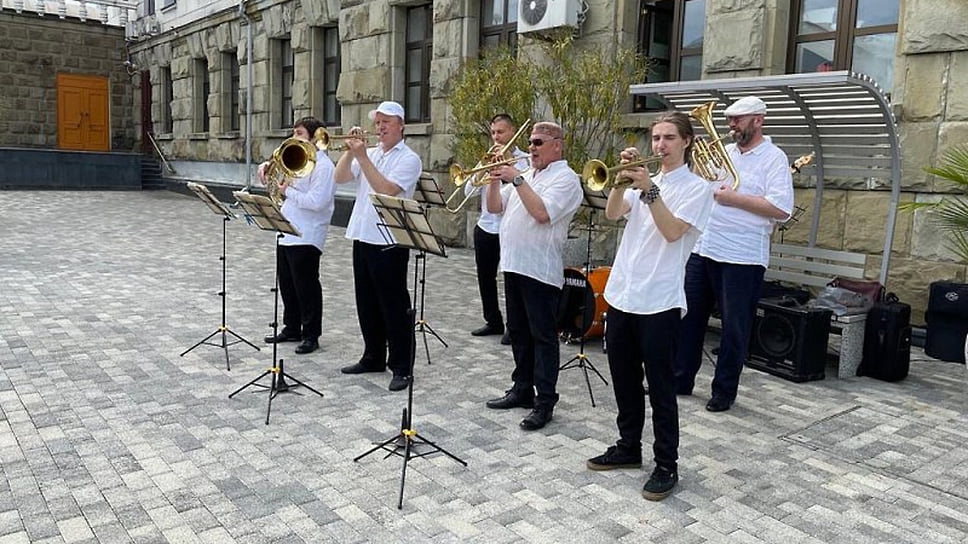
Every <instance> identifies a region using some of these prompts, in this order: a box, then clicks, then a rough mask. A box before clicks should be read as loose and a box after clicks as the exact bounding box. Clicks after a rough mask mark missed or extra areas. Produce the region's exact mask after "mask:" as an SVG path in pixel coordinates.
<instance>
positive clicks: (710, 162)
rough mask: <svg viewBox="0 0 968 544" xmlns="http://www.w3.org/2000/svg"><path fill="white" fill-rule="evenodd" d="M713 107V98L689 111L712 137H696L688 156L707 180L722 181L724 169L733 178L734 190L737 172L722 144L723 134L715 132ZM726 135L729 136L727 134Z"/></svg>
mask: <svg viewBox="0 0 968 544" xmlns="http://www.w3.org/2000/svg"><path fill="white" fill-rule="evenodd" d="M715 107H716V101H715V100H713V101H711V102H706V103H705V104H702V105H700V106H696V107H695V108H693V109H692V111H690V112H689V117H692V118H693V119H695V120H696V121H698V122H699V124H700V125H702V128H704V129H705V130H706V134H708V135H709V137H710V138H712V139H711V140H706V139H705V138H696V141H695V142H694V143H693V146H692V154H691V155H690V156H691V158H692V164H693V167H694V168H695V170H696V173H697V174H699V175H700V176H702V177H704V178H706V179H707V180H709V181H723V180H724V179H725V176H724V175H723V172H724V171H725V173H726V174H728V176H729V177H732V178H733V190H734V191H735V190H736V189H737V188H738V187H739V172H737V171H736V166H735V165H733V160H732V159H730V158H729V153H728V152H727V151H726V145H725V144H723V138H725V136H724V137H720V136H719V134H717V133H716V125H714V124H713V108H715ZM730 134H732V133H730ZM726 136H729V134H727V135H726Z"/></svg>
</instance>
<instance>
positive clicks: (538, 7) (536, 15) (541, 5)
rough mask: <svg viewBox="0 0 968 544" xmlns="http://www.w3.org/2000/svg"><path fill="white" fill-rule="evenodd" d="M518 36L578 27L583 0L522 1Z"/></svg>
mask: <svg viewBox="0 0 968 544" xmlns="http://www.w3.org/2000/svg"><path fill="white" fill-rule="evenodd" d="M519 5H520V8H519V12H518V34H525V33H527V32H538V31H541V30H548V29H551V28H560V27H564V26H570V27H577V26H578V13H579V12H580V11H581V0H520V4H519Z"/></svg>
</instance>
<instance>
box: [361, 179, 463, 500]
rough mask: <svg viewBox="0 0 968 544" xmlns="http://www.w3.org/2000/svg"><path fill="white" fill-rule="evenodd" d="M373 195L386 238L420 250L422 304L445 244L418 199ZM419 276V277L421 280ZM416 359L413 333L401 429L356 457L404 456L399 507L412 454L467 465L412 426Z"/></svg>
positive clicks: (417, 274)
mask: <svg viewBox="0 0 968 544" xmlns="http://www.w3.org/2000/svg"><path fill="white" fill-rule="evenodd" d="M370 199H371V200H372V201H373V206H374V207H375V208H376V211H377V213H379V214H380V218H381V220H382V223H380V227H381V228H382V229H383V234H384V236H385V237H386V238H387V241H388V242H391V243H393V244H395V245H396V246H399V247H406V248H411V249H416V250H418V251H419V252H420V254H419V255H418V257H417V260H416V262H415V264H414V285H413V288H414V299H415V300H416V299H417V298H418V297H417V290H418V289H419V291H420V296H419V300H420V305H421V307H423V301H424V293H423V292H424V290H425V283H424V279H425V278H426V268H427V264H426V253H427V252H430V253H433V254H434V255H439V256H441V257H446V256H447V254H446V251H445V250H444V245H443V243H442V242H441V241H440V238H438V237H437V235H436V234H434V231H433V229H432V228H431V226H430V223H428V222H427V216H426V214H425V213H424V210H423V208H422V207H421V206H420V204H418V203H417V201H415V200H408V199H403V198H398V197H393V196H387V195H380V194H371V195H370ZM421 264H422V268H423V271H422V272H419V271H418V269H420V268H421ZM418 278H420V281H419V282H418ZM408 314H409V315H410V319H411V321H414V320H415V318H416V315H417V311H416V309H414V308H410V309H409V310H408ZM425 344H426V340H425ZM428 357H429V355H428ZM416 359H417V336H416V334H414V336H413V339H412V340H411V341H410V368H409V372H410V375H409V376H408V382H409V383H408V385H407V406H406V407H405V408H404V409H403V418H402V420H401V424H400V432H399V433H397V434H394V435H393V436H391V437H390V438H388V439H387V440H384V441H383V442H381V443H379V444H377V445H375V446H373V447H372V448H371V449H369V450H368V451H366V452H365V453H363V454H361V455H359V456H357V457H356V458H354V459H353V461H354V462H356V461H359V460H360V459H362V458H364V457H366V456H367V455H370V454H371V453H373V452H375V451H377V450H383V451H386V452H387V455H386V456H385V457H384V459H386V458H388V457H390V456H391V455H396V456H398V457H403V469H402V473H401V475H400V498H399V500H398V502H397V508H398V509H403V489H404V485H405V484H406V481H407V464H408V463H409V462H410V459H411V458H414V457H426V456H428V455H432V454H434V453H437V452H440V453H443V454H444V455H446V456H448V457H450V458H451V459H453V460H454V461H457V462H458V463H460V464H462V465H464V466H465V467H466V466H467V462H466V461H464V460H463V459H461V458H459V457H457V456H455V455H454V454H452V453H450V452H449V451H447V450H445V449H444V448H442V447H440V446H438V445H437V444H436V443H434V442H432V441H430V440H428V439H427V438H425V437H423V436H421V435H420V434H419V433H418V432H417V431H416V429H414V428H413V382H414V379H413V369H414V362H415V361H416ZM419 446H428V447H429V448H430V449H429V450H426V451H421V452H415V451H414V450H415V448H417V447H419ZM400 449H403V453H400Z"/></svg>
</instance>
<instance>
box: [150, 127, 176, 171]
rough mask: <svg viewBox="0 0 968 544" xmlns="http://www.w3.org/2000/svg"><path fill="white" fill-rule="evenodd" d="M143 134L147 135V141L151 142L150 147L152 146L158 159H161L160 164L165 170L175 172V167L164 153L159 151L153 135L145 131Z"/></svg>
mask: <svg viewBox="0 0 968 544" xmlns="http://www.w3.org/2000/svg"><path fill="white" fill-rule="evenodd" d="M145 134H147V135H148V141H150V142H151V147H152V148H154V150H155V154H156V155H158V158H159V159H161V164H162V165H163V166H164V167H165V170H168V172H170V173H172V174H175V173H177V172H175V167H174V166H172V165H171V163H170V162H168V159H166V158H165V154H164V153H163V152H162V151H161V148H160V147H158V142H157V141H156V140H155V137H154V135H152V134H151V133H150V132H146V133H145Z"/></svg>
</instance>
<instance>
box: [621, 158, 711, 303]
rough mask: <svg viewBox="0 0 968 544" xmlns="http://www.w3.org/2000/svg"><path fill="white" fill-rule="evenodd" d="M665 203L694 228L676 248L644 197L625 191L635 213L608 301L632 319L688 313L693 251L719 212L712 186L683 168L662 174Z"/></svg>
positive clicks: (657, 182) (635, 191)
mask: <svg viewBox="0 0 968 544" xmlns="http://www.w3.org/2000/svg"><path fill="white" fill-rule="evenodd" d="M652 183H654V184H655V185H657V186H658V187H659V191H660V194H661V198H662V202H663V203H664V204H665V206H666V207H667V208H668V209H669V211H670V212H672V215H674V216H675V217H677V218H678V219H681V220H683V221H685V222H686V223H688V224H689V225H690V228H689V230H687V231H686V233H685V234H683V235H682V237H681V238H679V239H678V240H676V241H675V242H668V241H666V239H665V237H663V236H662V233H661V232H659V229H658V228H657V227H656V225H655V220H654V219H653V218H652V211H651V210H650V209H649V206H648V205H647V204H645V203H644V202H642V200H641V198H640V197H641V195H642V191H640V190H639V189H631V190H627V191H625V195H624V198H625V202H626V203H627V204H629V205H630V206H631V210H630V211H629V213H628V214H627V215H626V216H625V218H626V219H627V220H628V222H627V223H626V224H625V230H624V231H623V233H622V241H621V243H620V244H619V247H618V252H617V253H616V254H615V262H614V263H613V264H612V270H611V273H610V274H609V277H608V283H606V284H605V300H606V301H607V302H608V304H609V305H610V306H612V307H613V308H618V309H619V310H622V311H623V312H627V313H631V314H640V315H647V314H656V313H659V312H664V311H666V310H671V309H673V308H681V309H682V315H685V313H686V291H685V274H686V272H685V266H686V261H687V260H689V255H690V254H691V253H692V248H693V246H694V245H695V243H696V240H697V239H698V238H699V234H700V232H701V231H702V230H703V229H704V228H705V227H706V224H707V222H708V221H709V215H710V212H711V210H712V207H713V193H712V187H711V184H710V183H709V182H708V181H706V180H704V179H702V178H701V177H699V176H697V175H695V174H693V173H692V172H690V171H689V167H688V166H686V165H682V166H680V167H679V168H676V169H675V170H673V171H672V172H669V173H666V174H659V175H658V176H656V177H655V178H654V179H653V180H652Z"/></svg>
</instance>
